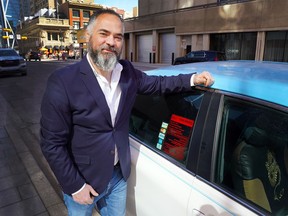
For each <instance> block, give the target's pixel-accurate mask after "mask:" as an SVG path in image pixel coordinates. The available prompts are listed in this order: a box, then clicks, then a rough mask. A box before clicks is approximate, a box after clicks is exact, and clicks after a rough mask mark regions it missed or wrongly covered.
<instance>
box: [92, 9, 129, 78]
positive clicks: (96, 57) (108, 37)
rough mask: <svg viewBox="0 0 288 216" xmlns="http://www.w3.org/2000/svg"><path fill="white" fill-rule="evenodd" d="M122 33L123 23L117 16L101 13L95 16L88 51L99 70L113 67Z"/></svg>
mask: <svg viewBox="0 0 288 216" xmlns="http://www.w3.org/2000/svg"><path fill="white" fill-rule="evenodd" d="M123 35H124V29H123V24H122V22H121V21H120V20H119V18H118V17H117V16H115V15H111V14H102V15H100V16H99V17H98V18H97V20H96V22H95V24H94V28H93V34H92V35H90V39H89V45H88V52H89V54H90V56H91V58H92V60H93V62H94V63H95V64H96V66H97V67H98V68H99V69H100V70H102V71H105V72H111V71H112V70H113V69H114V67H115V65H116V64H117V62H118V60H119V58H120V55H121V52H122V46H123Z"/></svg>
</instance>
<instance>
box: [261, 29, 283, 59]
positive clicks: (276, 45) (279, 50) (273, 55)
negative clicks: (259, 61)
mask: <svg viewBox="0 0 288 216" xmlns="http://www.w3.org/2000/svg"><path fill="white" fill-rule="evenodd" d="M263 60H264V61H279V62H288V31H277V32H267V33H266V42H265V50H264V58H263Z"/></svg>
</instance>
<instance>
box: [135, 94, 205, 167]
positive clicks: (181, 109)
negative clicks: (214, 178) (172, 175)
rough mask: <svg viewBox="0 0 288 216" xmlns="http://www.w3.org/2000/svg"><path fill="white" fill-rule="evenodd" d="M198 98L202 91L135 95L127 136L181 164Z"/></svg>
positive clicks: (200, 97)
mask: <svg viewBox="0 0 288 216" xmlns="http://www.w3.org/2000/svg"><path fill="white" fill-rule="evenodd" d="M202 96H203V92H193V93H191V92H190V93H177V94H168V95H165V96H142V95H139V96H137V99H136V101H135V105H134V108H133V110H132V114H131V118H130V134H131V135H133V136H135V137H136V138H138V139H139V140H141V141H143V142H144V143H145V144H147V145H149V146H150V147H152V148H153V149H155V150H156V151H161V152H163V153H165V154H166V155H169V156H170V157H173V158H174V159H176V160H178V161H180V162H181V163H183V164H184V163H185V161H186V153H187V150H188V147H189V146H188V145H189V140H190V136H191V134H192V131H193V128H194V123H195V120H196V117H197V114H198V110H199V107H200V104H201V101H202Z"/></svg>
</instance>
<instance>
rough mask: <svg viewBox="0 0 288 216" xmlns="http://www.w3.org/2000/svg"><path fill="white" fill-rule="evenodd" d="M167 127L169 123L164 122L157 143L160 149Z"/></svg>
mask: <svg viewBox="0 0 288 216" xmlns="http://www.w3.org/2000/svg"><path fill="white" fill-rule="evenodd" d="M167 127H168V123H166V122H162V125H161V129H160V132H159V135H158V143H157V145H156V148H158V149H160V150H161V149H162V146H163V141H164V139H165V135H166V132H167Z"/></svg>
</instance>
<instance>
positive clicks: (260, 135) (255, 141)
mask: <svg viewBox="0 0 288 216" xmlns="http://www.w3.org/2000/svg"><path fill="white" fill-rule="evenodd" d="M244 139H245V141H246V142H247V144H250V145H254V146H259V147H260V146H265V145H268V144H269V137H268V135H267V133H266V131H265V130H263V129H260V128H258V127H248V128H247V129H246V131H245V133H244Z"/></svg>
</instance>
